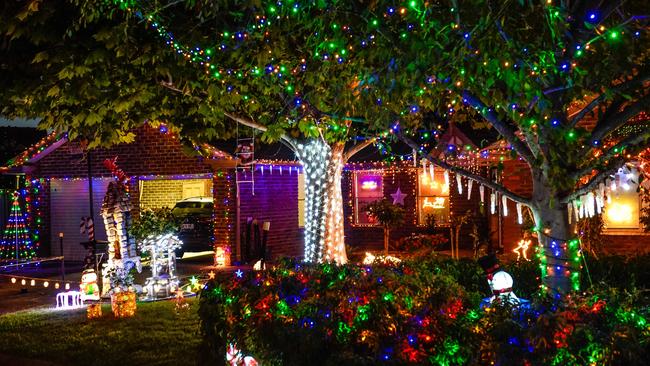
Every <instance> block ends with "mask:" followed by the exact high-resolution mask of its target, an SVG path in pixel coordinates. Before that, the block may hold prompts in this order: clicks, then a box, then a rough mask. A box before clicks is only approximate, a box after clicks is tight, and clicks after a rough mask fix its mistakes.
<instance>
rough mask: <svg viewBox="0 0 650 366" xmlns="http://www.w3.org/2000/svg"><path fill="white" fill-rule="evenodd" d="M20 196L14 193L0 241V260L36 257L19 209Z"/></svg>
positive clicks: (30, 236) (30, 237)
mask: <svg viewBox="0 0 650 366" xmlns="http://www.w3.org/2000/svg"><path fill="white" fill-rule="evenodd" d="M19 199H20V194H19V192H18V191H16V192H14V195H13V203H12V205H11V210H10V212H9V217H8V219H7V224H6V226H5V229H4V231H3V233H2V240H1V241H0V259H31V258H32V257H34V256H35V255H36V249H37V248H36V247H35V245H34V243H33V242H32V235H31V233H30V232H29V229H28V228H27V224H26V221H25V215H24V214H23V211H22V209H21V208H20V202H19Z"/></svg>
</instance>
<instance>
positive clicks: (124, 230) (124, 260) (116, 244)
mask: <svg viewBox="0 0 650 366" xmlns="http://www.w3.org/2000/svg"><path fill="white" fill-rule="evenodd" d="M116 160H117V158H114V159H112V160H110V159H107V160H105V161H104V165H105V166H106V168H108V169H109V170H110V171H111V172H112V173H113V176H114V177H115V180H114V181H112V182H110V183H109V184H108V188H107V190H106V195H105V196H104V201H103V202H102V210H101V215H102V218H103V219H104V226H105V227H106V235H107V237H108V261H107V262H106V263H105V264H104V267H103V274H104V275H103V288H102V294H106V293H107V292H108V290H109V289H110V279H109V277H108V273H110V272H111V270H113V269H115V268H118V267H120V268H124V269H125V270H126V271H127V272H128V271H130V270H131V269H132V268H136V269H137V271H138V272H141V271H142V265H141V263H140V257H139V256H138V255H137V253H136V247H135V239H134V238H133V237H130V236H129V234H128V228H129V226H130V225H131V202H130V201H129V194H128V188H127V185H126V183H127V181H128V177H127V176H126V173H124V171H122V170H121V169H119V168H118V167H117V165H116V164H115V162H116Z"/></svg>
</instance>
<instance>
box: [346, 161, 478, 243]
mask: <svg viewBox="0 0 650 366" xmlns="http://www.w3.org/2000/svg"><path fill="white" fill-rule="evenodd" d="M359 169H360V170H363V168H359ZM417 172H418V169H416V168H414V167H409V166H406V165H405V166H402V167H400V168H396V169H395V168H394V169H388V170H387V171H386V173H385V174H384V177H383V184H384V198H386V199H388V200H390V201H391V202H392V197H391V194H392V193H395V192H396V191H397V189H398V188H400V190H401V192H402V193H405V194H406V197H405V198H404V208H405V211H406V212H405V217H404V223H403V224H402V225H399V227H397V228H395V229H392V230H391V242H393V241H396V240H398V239H400V238H402V237H405V236H409V235H411V234H416V233H423V232H424V231H425V227H424V226H421V225H418V212H417V207H416V204H417V201H416V199H417ZM353 179H354V175H353V171H352V170H347V171H346V172H345V173H344V176H343V185H342V189H343V200H344V209H343V211H344V215H345V217H346V222H345V223H346V225H345V236H346V244H347V245H348V246H350V247H351V248H352V249H353V250H357V251H365V250H380V249H382V248H383V240H384V239H383V235H384V234H383V229H382V228H381V227H379V226H375V227H368V226H359V225H355V224H354V223H353V220H354V209H355V208H354V197H353V194H354V193H353V191H354V187H353ZM449 183H450V184H449V191H450V195H449V204H450V215H463V214H465V212H466V211H468V210H469V211H472V212H474V213H475V214H476V215H477V216H478V217H477V218H476V220H477V222H480V221H485V218H484V217H483V216H482V215H481V214H480V200H479V193H478V184H474V185H473V189H472V190H473V192H472V197H471V199H470V200H468V199H467V181H466V180H465V179H463V181H462V184H463V194H458V189H457V186H456V178H455V177H454V175H453V174H451V175H450V182H449ZM443 225H444V224H442V223H441V224H439V227H438V229H437V231H436V232H438V233H440V234H443V235H445V236H446V237H447V238H449V229H448V228H446V227H444V226H443ZM470 230H471V224H466V225H463V226H462V227H461V232H460V236H459V239H460V240H459V241H460V245H459V246H460V248H461V249H471V248H472V239H471V237H470V236H469V232H470ZM449 247H450V244H449V243H448V244H447V245H446V247H443V249H444V248H447V249H448V248H449Z"/></svg>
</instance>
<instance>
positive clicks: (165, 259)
mask: <svg viewBox="0 0 650 366" xmlns="http://www.w3.org/2000/svg"><path fill="white" fill-rule="evenodd" d="M182 245H183V242H181V241H180V240H179V239H178V237H176V236H175V235H174V234H164V235H158V236H149V237H148V238H146V239H145V240H144V241H143V242H142V243H141V245H140V249H141V250H142V251H146V252H149V258H150V266H151V277H148V278H147V279H146V281H145V284H144V291H145V293H146V296H147V298H149V299H157V298H159V297H169V296H170V294H172V293H173V292H174V291H176V289H177V288H178V285H179V280H178V277H177V276H176V254H175V250H176V249H179V248H180V247H181V246H182Z"/></svg>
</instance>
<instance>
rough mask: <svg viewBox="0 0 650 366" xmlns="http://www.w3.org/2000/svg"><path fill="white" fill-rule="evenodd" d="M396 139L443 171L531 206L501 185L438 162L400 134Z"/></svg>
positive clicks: (438, 160)
mask: <svg viewBox="0 0 650 366" xmlns="http://www.w3.org/2000/svg"><path fill="white" fill-rule="evenodd" d="M398 137H399V139H400V140H402V141H403V142H404V143H406V144H407V145H409V146H410V147H411V148H413V149H415V150H416V151H417V152H418V153H419V154H420V155H421V156H422V157H423V158H424V159H427V160H428V161H430V162H431V163H433V164H435V165H438V166H440V167H442V168H444V169H447V170H449V171H452V172H454V173H456V174H459V175H462V176H463V177H465V178H469V179H472V180H474V181H476V182H478V183H480V184H482V185H484V186H486V187H488V188H490V189H492V190H493V191H496V192H499V193H501V194H502V195H504V196H506V197H508V198H510V199H511V200H513V201H515V202H518V203H521V204H524V205H526V206H529V207H530V206H531V202H530V199H528V198H525V197H522V196H520V195H518V194H516V193H513V192H511V191H509V190H507V189H506V188H505V187H504V186H502V185H501V184H498V183H495V182H493V181H491V180H489V179H487V178H485V177H482V176H480V175H478V174H474V173H472V172H469V171H467V170H465V169H463V168H459V167H456V166H453V165H450V164H449V163H447V162H445V161H443V160H440V159H439V158H437V157H434V156H432V155H431V154H427V153H425V152H424V151H423V150H422V149H421V148H420V146H419V145H418V144H417V143H416V142H415V141H413V140H411V139H410V138H408V137H406V136H404V135H403V134H401V133H398Z"/></svg>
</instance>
